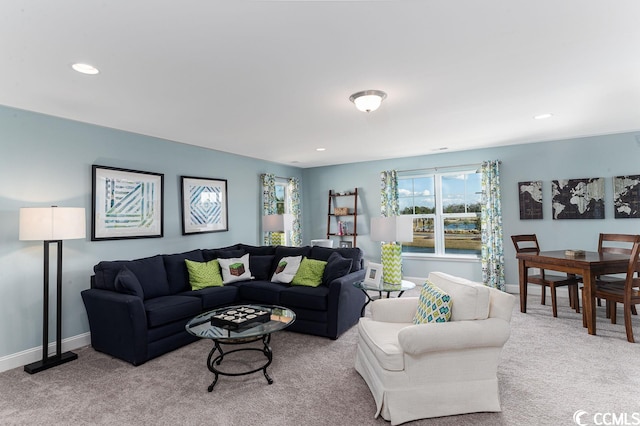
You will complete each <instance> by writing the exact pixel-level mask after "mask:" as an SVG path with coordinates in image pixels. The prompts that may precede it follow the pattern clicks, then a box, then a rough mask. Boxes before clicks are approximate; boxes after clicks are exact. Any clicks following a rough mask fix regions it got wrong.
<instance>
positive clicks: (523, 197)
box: [518, 180, 542, 219]
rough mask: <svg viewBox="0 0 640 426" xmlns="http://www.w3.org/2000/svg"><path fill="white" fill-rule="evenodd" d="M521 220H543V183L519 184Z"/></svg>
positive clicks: (538, 181)
mask: <svg viewBox="0 0 640 426" xmlns="http://www.w3.org/2000/svg"><path fill="white" fill-rule="evenodd" d="M518 198H519V199H520V219H542V181H540V180H537V181H532V182H518Z"/></svg>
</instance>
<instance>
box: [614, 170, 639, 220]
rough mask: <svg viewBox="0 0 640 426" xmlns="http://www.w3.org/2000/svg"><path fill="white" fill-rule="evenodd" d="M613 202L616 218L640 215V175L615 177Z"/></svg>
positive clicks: (637, 216)
mask: <svg viewBox="0 0 640 426" xmlns="http://www.w3.org/2000/svg"><path fill="white" fill-rule="evenodd" d="M613 203H614V217H615V218H616V219H628V218H639V217H640V175H632V176H616V177H614V178H613Z"/></svg>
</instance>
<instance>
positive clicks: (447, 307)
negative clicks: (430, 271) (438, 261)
mask: <svg viewBox="0 0 640 426" xmlns="http://www.w3.org/2000/svg"><path fill="white" fill-rule="evenodd" d="M449 318H451V296H449V295H448V294H447V293H445V292H444V291H442V290H440V289H439V288H438V287H436V286H435V285H433V284H432V283H431V281H429V280H427V281H426V282H425V283H424V285H423V286H422V289H421V290H420V298H419V299H418V310H417V311H416V314H415V315H414V317H413V323H414V324H427V323H430V322H447V321H449Z"/></svg>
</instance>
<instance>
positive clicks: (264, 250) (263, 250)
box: [238, 244, 276, 256]
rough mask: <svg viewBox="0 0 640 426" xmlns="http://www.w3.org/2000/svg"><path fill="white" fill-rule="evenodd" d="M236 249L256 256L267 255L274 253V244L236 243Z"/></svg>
mask: <svg viewBox="0 0 640 426" xmlns="http://www.w3.org/2000/svg"><path fill="white" fill-rule="evenodd" d="M238 249H241V250H244V252H245V253H249V254H250V255H252V256H253V255H256V256H267V255H273V254H275V251H276V248H275V247H274V246H251V245H249V244H238Z"/></svg>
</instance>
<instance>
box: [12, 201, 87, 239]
mask: <svg viewBox="0 0 640 426" xmlns="http://www.w3.org/2000/svg"><path fill="white" fill-rule="evenodd" d="M85 236H86V219H85V213H84V208H82V207H23V208H21V209H20V232H19V239H20V240H22V241H32V240H41V241H52V240H73V239H78V238H84V237H85Z"/></svg>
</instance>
